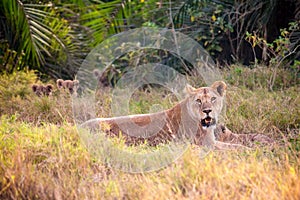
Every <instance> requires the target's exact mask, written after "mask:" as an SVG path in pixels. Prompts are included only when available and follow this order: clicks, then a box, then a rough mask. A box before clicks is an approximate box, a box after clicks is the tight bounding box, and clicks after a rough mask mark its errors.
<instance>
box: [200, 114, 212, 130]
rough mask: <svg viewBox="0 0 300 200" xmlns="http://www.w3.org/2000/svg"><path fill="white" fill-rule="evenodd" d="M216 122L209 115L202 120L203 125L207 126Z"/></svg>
mask: <svg viewBox="0 0 300 200" xmlns="http://www.w3.org/2000/svg"><path fill="white" fill-rule="evenodd" d="M214 124H215V120H214V119H213V118H211V117H209V116H207V117H206V118H204V119H202V120H201V125H202V126H203V127H206V128H208V127H210V126H212V125H214Z"/></svg>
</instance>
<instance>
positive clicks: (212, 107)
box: [186, 81, 226, 129]
mask: <svg viewBox="0 0 300 200" xmlns="http://www.w3.org/2000/svg"><path fill="white" fill-rule="evenodd" d="M186 91H187V93H188V105H187V107H188V112H189V114H190V116H191V117H192V118H194V119H195V120H197V121H200V122H201V125H202V128H203V129H206V128H211V127H215V125H216V123H217V120H218V116H219V114H220V113H221V110H222V107H223V97H224V96H225V92H226V84H225V83H224V82H223V81H217V82H215V83H214V84H212V86H211V87H201V88H197V89H196V88H193V87H192V86H190V85H188V86H187V88H186Z"/></svg>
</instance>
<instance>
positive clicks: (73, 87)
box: [56, 79, 79, 94]
mask: <svg viewBox="0 0 300 200" xmlns="http://www.w3.org/2000/svg"><path fill="white" fill-rule="evenodd" d="M56 85H57V88H58V89H65V90H67V91H68V92H69V93H70V94H77V89H78V85H79V81H78V80H74V81H72V80H63V79H57V81H56Z"/></svg>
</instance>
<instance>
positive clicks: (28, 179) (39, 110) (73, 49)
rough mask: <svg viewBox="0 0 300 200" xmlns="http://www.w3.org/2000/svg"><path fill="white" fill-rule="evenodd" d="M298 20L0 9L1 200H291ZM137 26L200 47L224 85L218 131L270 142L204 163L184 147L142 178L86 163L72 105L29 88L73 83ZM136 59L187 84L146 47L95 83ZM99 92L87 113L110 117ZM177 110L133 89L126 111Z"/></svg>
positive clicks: (193, 7) (193, 10)
mask: <svg viewBox="0 0 300 200" xmlns="http://www.w3.org/2000/svg"><path fill="white" fill-rule="evenodd" d="M254 5H255V6H254ZM299 17H300V4H299V1H296V0H267V1H259V0H251V1H242V0H238V1H234V0H223V1H219V0H211V1H207V0H188V1H178V0H175V1H157V0H149V1H143V0H131V1H126V0H113V1H98V0H67V1H60V0H54V1H43V0H42V1H41V0H39V1H37V0H2V1H1V2H0V80H1V81H0V199H278V200H279V199H280V200H281V199H299V198H300V181H299V180H300V107H299V105H300V96H299V93H300V87H299V86H300V82H299V81H300V79H299V78H300V61H299V49H300V30H299V26H300V21H299V20H300V18H299ZM139 27H154V28H169V29H176V30H177V31H180V32H182V33H184V34H187V35H189V36H190V37H192V38H193V39H195V40H196V41H197V42H199V43H200V44H201V45H202V46H203V47H204V48H205V49H206V50H207V51H208V52H209V53H210V55H211V56H212V57H213V59H214V60H215V61H216V63H217V65H218V66H219V68H220V72H221V74H222V77H223V79H224V81H225V82H226V83H227V85H228V92H227V98H226V110H225V111H226V113H225V114H224V119H223V122H224V123H225V124H226V125H227V126H228V127H229V128H230V129H231V130H232V131H233V132H235V133H238V134H239V133H245V134H248V133H259V134H263V135H266V136H269V137H270V138H272V139H273V140H274V141H275V143H273V144H269V145H266V144H262V143H254V144H253V145H252V147H253V148H252V149H251V150H240V151H214V152H209V153H208V154H207V155H206V156H202V155H201V154H200V153H199V152H201V148H200V147H197V146H194V145H191V146H189V147H188V149H187V151H186V152H185V153H184V155H183V156H182V157H180V158H179V159H178V160H177V161H176V162H174V163H172V164H170V165H169V166H168V167H165V168H162V169H161V170H159V171H155V172H151V173H144V174H130V173H125V172H121V171H118V170H116V169H114V168H111V167H110V166H107V164H106V163H105V162H102V161H101V158H100V159H99V158H98V157H95V156H94V155H92V154H90V152H89V151H88V150H87V149H86V148H85V146H84V145H83V143H82V141H81V139H82V138H80V136H79V134H78V132H77V127H76V125H75V123H74V119H73V113H72V101H71V98H70V95H69V94H68V93H67V92H64V91H59V90H58V89H57V88H56V87H55V90H54V91H53V95H51V96H49V97H48V96H42V97H38V96H36V95H35V94H34V93H33V92H32V90H31V86H32V84H34V83H38V84H41V83H44V84H46V83H50V84H53V85H55V80H56V78H70V79H71V78H72V79H73V78H75V77H76V72H77V70H78V68H79V67H80V65H81V63H82V61H83V60H84V58H85V57H86V55H87V54H88V53H89V52H90V50H92V49H93V48H94V47H95V46H96V45H97V44H99V43H100V42H102V41H104V40H105V39H106V38H108V37H109V36H111V35H114V34H116V33H120V32H124V31H127V30H129V29H133V28H139ZM148 55H149V56H148ZM136 60H139V61H141V60H142V61H143V62H146V63H150V62H153V61H155V62H158V63H162V64H165V65H169V66H176V67H174V69H176V70H178V71H179V72H180V73H183V74H189V73H188V72H187V71H186V69H182V68H181V66H182V65H180V64H179V63H180V62H181V61H180V59H178V58H177V59H176V58H175V57H174V55H172V54H170V53H169V52H165V51H161V50H153V49H149V50H141V51H137V52H130V53H128V54H126V55H123V56H122V57H120V58H119V59H117V60H116V61H115V63H113V65H111V66H109V67H116V69H118V70H119V71H120V73H119V74H117V76H114V74H109V73H107V74H105V75H107V77H108V80H109V81H117V80H118V77H120V76H122V73H126V70H127V69H128V67H131V66H134V64H135V65H139V64H141V63H138V62H137V61H136ZM183 62H185V61H183ZM185 64H187V65H189V64H190V63H185ZM245 64H246V65H245ZM188 69H190V68H188ZM108 71H113V70H108ZM187 79H188V80H190V82H191V83H197V85H196V86H199V85H202V84H203V80H201V79H199V78H198V77H192V76H189V75H187ZM106 89H107V91H105V93H103V94H102V95H101V97H100V98H99V99H98V102H97V104H96V105H97V109H99V111H101V113H102V114H106V115H109V114H110V109H111V107H110V105H111V101H112V99H111V96H110V95H109V91H110V90H112V88H106ZM162 94H163V95H162ZM175 103H177V99H176V98H174V95H172V94H171V93H170V92H166V91H162V88H159V87H158V88H157V87H155V86H154V87H153V86H152V85H150V86H149V87H145V88H142V89H141V90H137V91H135V93H134V95H133V97H132V99H131V101H130V105H129V107H130V112H131V113H147V112H149V110H151V108H152V105H156V104H160V106H162V107H163V108H170V107H171V106H172V105H174V104H175ZM114 142H115V143H114V144H115V145H116V146H117V147H119V148H127V147H124V143H123V141H122V140H116V141H114Z"/></svg>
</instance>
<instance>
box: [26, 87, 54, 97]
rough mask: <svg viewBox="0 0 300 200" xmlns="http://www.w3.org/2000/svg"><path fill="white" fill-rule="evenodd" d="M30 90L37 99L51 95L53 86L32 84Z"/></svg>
mask: <svg viewBox="0 0 300 200" xmlns="http://www.w3.org/2000/svg"><path fill="white" fill-rule="evenodd" d="M31 89H32V91H33V92H34V93H35V94H36V95H37V96H38V97H41V96H49V95H51V94H52V91H53V85H52V84H47V85H46V86H44V85H38V84H33V85H32V86H31Z"/></svg>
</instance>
